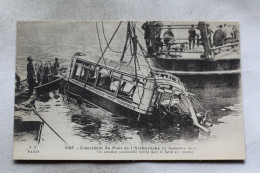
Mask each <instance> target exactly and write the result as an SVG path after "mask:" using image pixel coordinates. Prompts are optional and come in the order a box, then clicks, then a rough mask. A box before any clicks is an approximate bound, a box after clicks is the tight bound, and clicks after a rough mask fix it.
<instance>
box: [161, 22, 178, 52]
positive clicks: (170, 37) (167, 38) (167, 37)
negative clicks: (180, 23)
mask: <svg viewBox="0 0 260 173" xmlns="http://www.w3.org/2000/svg"><path fill="white" fill-rule="evenodd" d="M163 41H164V43H165V46H166V50H170V48H171V44H173V43H174V42H175V38H174V34H173V32H172V28H171V26H168V29H167V30H166V31H165V32H164V34H163Z"/></svg>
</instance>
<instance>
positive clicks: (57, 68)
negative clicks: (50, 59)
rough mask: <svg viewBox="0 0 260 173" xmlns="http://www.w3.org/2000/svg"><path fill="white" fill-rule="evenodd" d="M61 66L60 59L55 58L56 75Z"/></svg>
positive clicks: (54, 68)
mask: <svg viewBox="0 0 260 173" xmlns="http://www.w3.org/2000/svg"><path fill="white" fill-rule="evenodd" d="M59 67H60V64H59V59H58V58H55V62H54V64H53V70H54V75H57V74H58V70H59Z"/></svg>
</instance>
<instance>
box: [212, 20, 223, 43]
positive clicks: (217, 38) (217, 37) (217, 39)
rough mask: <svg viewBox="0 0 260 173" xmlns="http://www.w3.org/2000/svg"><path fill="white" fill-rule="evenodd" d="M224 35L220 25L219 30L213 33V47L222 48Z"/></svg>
mask: <svg viewBox="0 0 260 173" xmlns="http://www.w3.org/2000/svg"><path fill="white" fill-rule="evenodd" d="M225 38H226V33H225V31H223V29H222V25H219V29H218V30H216V31H215V33H214V36H213V46H216V47H217V46H223V44H224V39H225Z"/></svg>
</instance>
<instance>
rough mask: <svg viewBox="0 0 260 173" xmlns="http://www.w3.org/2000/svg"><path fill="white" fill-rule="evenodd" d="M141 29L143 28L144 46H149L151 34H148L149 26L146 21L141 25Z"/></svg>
mask: <svg viewBox="0 0 260 173" xmlns="http://www.w3.org/2000/svg"><path fill="white" fill-rule="evenodd" d="M141 27H142V29H143V30H144V39H145V44H146V46H150V41H151V36H150V32H151V31H150V26H149V22H148V21H146V22H145V23H144V24H143V25H142V26H141Z"/></svg>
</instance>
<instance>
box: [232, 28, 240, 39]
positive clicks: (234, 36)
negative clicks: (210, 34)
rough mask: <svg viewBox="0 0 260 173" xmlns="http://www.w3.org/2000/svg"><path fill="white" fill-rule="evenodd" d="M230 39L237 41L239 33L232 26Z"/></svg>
mask: <svg viewBox="0 0 260 173" xmlns="http://www.w3.org/2000/svg"><path fill="white" fill-rule="evenodd" d="M231 34H232V38H233V39H234V40H235V41H239V31H238V29H237V27H236V25H234V26H233V27H232V33H231Z"/></svg>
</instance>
